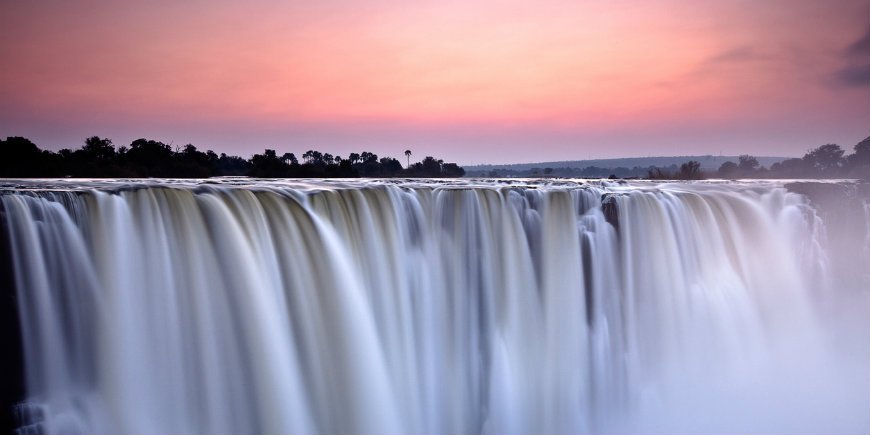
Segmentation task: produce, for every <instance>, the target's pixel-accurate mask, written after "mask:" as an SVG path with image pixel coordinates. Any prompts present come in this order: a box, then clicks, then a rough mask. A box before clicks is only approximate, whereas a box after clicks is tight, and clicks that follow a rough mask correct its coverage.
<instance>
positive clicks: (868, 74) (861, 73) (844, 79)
mask: <svg viewBox="0 0 870 435" xmlns="http://www.w3.org/2000/svg"><path fill="white" fill-rule="evenodd" d="M834 77H835V79H836V81H837V83H838V84H839V85H841V86H845V87H848V88H858V87H861V88H866V87H868V86H870V63H867V64H864V65H849V66H846V67H844V68H842V69H840V70H839V71H837V72H836V73H835V74H834Z"/></svg>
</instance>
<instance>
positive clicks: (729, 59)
mask: <svg viewBox="0 0 870 435" xmlns="http://www.w3.org/2000/svg"><path fill="white" fill-rule="evenodd" d="M769 59H770V56H769V55H767V54H765V53H762V52H760V51H758V50H757V49H756V48H754V47H751V46H748V45H744V46H741V47H736V48H733V49H730V50H726V51H723V52H721V53H717V54H715V55H713V56H711V57H710V58H708V59H707V60H706V61H705V62H704V64H705V65H715V64H723V63H742V62H754V61H764V60H769Z"/></svg>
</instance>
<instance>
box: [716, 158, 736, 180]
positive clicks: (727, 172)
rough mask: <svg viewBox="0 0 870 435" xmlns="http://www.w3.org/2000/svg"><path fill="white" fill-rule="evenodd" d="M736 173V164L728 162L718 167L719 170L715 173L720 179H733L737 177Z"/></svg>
mask: <svg viewBox="0 0 870 435" xmlns="http://www.w3.org/2000/svg"><path fill="white" fill-rule="evenodd" d="M737 171H738V167H737V163H734V162H732V161H730V160H729V161H727V162H725V163H722V165H721V166H719V170H718V171H717V172H718V174H719V176H720V177H722V178H734V177H735V176H736V175H737Z"/></svg>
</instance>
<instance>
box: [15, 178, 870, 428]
mask: <svg viewBox="0 0 870 435" xmlns="http://www.w3.org/2000/svg"><path fill="white" fill-rule="evenodd" d="M0 199H2V209H3V212H4V214H5V222H4V225H5V228H4V229H3V231H6V232H7V236H6V237H7V238H8V240H9V244H10V250H11V253H12V262H13V264H12V267H13V273H14V279H15V283H16V288H17V295H18V298H17V300H18V304H19V305H18V311H19V318H20V320H21V328H22V336H23V340H22V345H23V359H24V362H25V364H24V367H25V375H26V379H25V384H26V398H24V400H23V401H22V403H21V404H20V405H19V414H20V426H21V429H19V432H20V433H22V434H25V433H45V434H194V433H203V434H205V433H208V434H239V433H269V434H286V433H302V434H305V433H390V434H398V433H409V434H410V433H431V434H442V433H467V434H472V433H483V434H509V433H517V434H523V433H606V432H619V433H622V432H673V431H677V432H699V431H700V432H706V433H711V432H725V433H728V432H735V431H739V432H788V433H795V432H855V433H866V432H867V430H868V428H870V340H868V339H866V337H864V336H863V335H862V333H861V332H860V329H858V331H859V332H855V330H856V329H857V328H862V327H863V328H865V329H864V332H866V331H867V330H868V329H867V327H868V326H870V320H868V319H870V297H868V293H870V292H868V288H867V287H866V286H865V287H863V288H862V287H861V286H858V288H838V287H837V286H834V285H832V282H834V281H833V277H832V273H831V270H832V269H831V264H830V263H831V259H830V256H829V255H828V254H829V253H830V252H831V250H832V249H836V247H832V246H830V243H829V240H828V237H827V234H828V233H829V232H830V231H832V230H835V229H832V228H828V227H826V225H825V222H824V220H823V219H822V218H821V217H820V216H819V214H818V213H817V212H816V209H815V208H814V207H813V206H812V205H811V204H810V202H808V200H807V199H805V197H803V196H801V195H798V194H794V193H789V192H788V191H787V190H786V189H784V188H783V187H781V186H779V185H777V184H775V183H757V184H724V183H710V184H704V183H697V184H661V185H658V184H645V183H635V184H615V183H614V184H609V183H606V182H595V183H587V184H584V183H574V182H562V183H551V184H543V183H540V182H531V181H529V182H517V183H513V184H506V183H495V182H466V183H459V182H456V183H436V182H415V183H411V182H404V183H402V182H397V183H390V182H376V181H370V182H360V183H356V184H342V183H339V182H334V181H322V182H312V183H295V182H293V183H280V182H262V183H260V182H250V181H239V180H224V181H222V182H210V183H192V184H183V183H179V182H171V181H166V182H162V183H155V182H150V183H144V182H138V183H121V182H117V183H111V182H82V183H80V184H73V183H65V182H52V183H42V184H40V183H30V184H28V183H21V184H19V185H17V186H16V187H15V188H7V189H6V192H5V194H3V195H2V196H0ZM861 213H862V216H861V217H862V218H863V219H864V220H865V222H866V226H865V228H866V233H865V234H857V235H855V238H857V239H858V240H865V242H864V244H863V249H870V248H868V246H870V206H868V205H866V204H865V205H863V208H862V210H861ZM862 254H864V253H862V252H855V253H854V255H858V256H860V255H862ZM864 255H866V254H864ZM867 258H870V257H867ZM863 272H864V271H858V270H855V271H852V273H854V274H861V273H863ZM856 276H857V275H856ZM859 281H860V280H859ZM859 281H855V282H859ZM831 300H835V301H838V302H840V303H839V304H836V305H834V306H848V307H850V309H849V310H844V313H845V314H842V315H841V313H837V312H831V309H830V307H831V306H832V305H831V304H828V303H826V302H825V301H831ZM820 306H825V307H828V308H829V309H827V310H820V309H819V308H818V307H820ZM843 317H849V319H848V320H844V319H843ZM847 325H848V328H847ZM845 329H849V331H848V332H846V331H844V330H845Z"/></svg>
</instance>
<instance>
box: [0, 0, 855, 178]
mask: <svg viewBox="0 0 870 435" xmlns="http://www.w3.org/2000/svg"><path fill="white" fill-rule="evenodd" d="M0 59H2V64H3V66H2V68H0V136H3V137H5V136H25V137H28V138H30V139H31V140H33V141H34V142H35V143H37V145H39V146H40V147H42V148H47V149H53V150H57V149H61V148H77V147H79V146H81V145H82V143H83V140H84V138H85V137H88V136H92V135H98V136H102V137H109V138H111V139H112V140H113V141H114V143H115V145H116V146H119V145H125V144H129V143H130V142H131V141H132V140H134V139H137V138H140V137H145V138H149V139H155V140H160V141H163V142H166V143H172V144H174V145H183V144H187V143H193V144H194V145H196V146H197V147H198V148H200V149H213V150H215V151H217V152H226V153H228V154H237V155H242V156H245V157H247V156H250V155H251V154H253V153H256V152H262V150H263V149H265V148H273V149H276V150H278V151H279V154H280V153H283V152H295V153H297V155H298V154H301V153H302V152H304V151H306V150H308V149H316V150H319V151H321V152H331V153H333V154H337V155H342V156H346V155H347V154H348V153H350V152H359V151H362V150H366V151H372V152H375V153H377V154H379V155H388V156H394V157H401V156H402V155H403V154H402V153H403V152H404V150H405V149H410V150H412V152H413V153H414V156H415V157H419V158H422V157H423V156H425V155H434V156H437V157H439V158H442V159H444V160H446V161H455V162H458V163H460V164H477V163H519V162H537V161H553V160H577V159H586V158H608V157H630V156H664V155H697V154H715V155H718V154H731V155H733V154H742V153H749V154H754V155H772V156H801V155H803V154H804V153H805V152H806V151H807V150H808V149H810V148H813V147H816V146H819V145H822V144H825V143H837V144H840V145H842V146H843V147H844V148H848V149H849V150H851V147H852V146H853V145H854V144H856V143H857V142H859V141H860V140H861V139H863V138H865V137H867V136H870V0H860V1H858V0H831V1H818V0H751V1H750V0H696V1H688V0H685V1H676V0H607V1H604V0H595V1H588V0H543V1H534V2H532V1H514V0H505V1H468V0H464V1H459V0H414V1H394V0H318V1H304V2H303V1H280V0H252V1H246V2H237V1H224V0H208V1H201V0H187V1H183V2H179V1H168V0H153V1H147V2H144V1H142V2H139V1H137V2H124V1H121V0H113V1H104V0H100V1H95V0H80V1H75V2H71V1H68V0H63V1H58V0H3V1H2V2H0ZM400 160H404V159H400Z"/></svg>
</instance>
